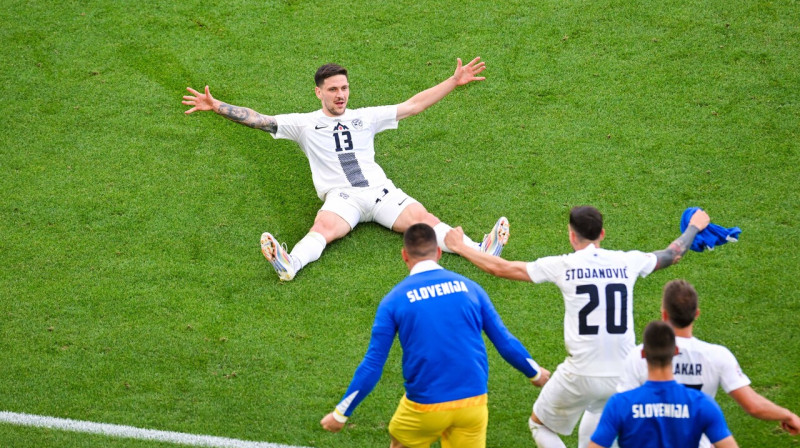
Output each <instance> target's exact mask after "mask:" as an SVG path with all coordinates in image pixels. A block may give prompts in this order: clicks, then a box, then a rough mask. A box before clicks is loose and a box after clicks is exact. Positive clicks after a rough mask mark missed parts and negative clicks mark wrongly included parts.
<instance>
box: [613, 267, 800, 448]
mask: <svg viewBox="0 0 800 448" xmlns="http://www.w3.org/2000/svg"><path fill="white" fill-rule="evenodd" d="M699 315H700V309H699V308H698V299H697V291H696V290H695V289H694V287H693V286H692V285H691V284H690V283H689V282H687V281H686V280H672V281H671V282H669V283H667V284H666V285H665V286H664V293H663V295H662V302H661V319H662V320H663V321H664V322H667V323H668V324H669V325H670V326H672V328H673V329H674V330H675V335H676V336H677V339H676V340H677V345H678V349H679V352H678V355H677V356H675V357H674V358H673V359H672V366H673V372H674V374H675V380H676V381H677V382H678V383H681V384H683V385H685V386H687V387H691V388H693V389H699V390H701V391H703V392H704V393H705V394H706V395H708V396H709V397H711V398H714V397H716V395H717V390H719V388H720V387H722V389H723V390H724V391H725V392H726V393H727V394H728V395H730V396H731V398H733V399H734V401H736V402H737V403H739V406H741V407H742V409H744V410H745V411H746V412H747V413H748V414H750V415H752V416H753V417H755V418H758V419H761V420H772V421H779V422H781V427H782V428H783V429H784V430H786V431H788V432H789V433H790V434H792V435H797V434H798V433H800V417H798V416H797V415H796V414H794V413H793V412H791V411H790V410H788V409H786V408H783V407H781V406H778V405H777V404H775V403H773V402H772V401H770V400H768V399H767V398H765V397H763V396H761V395H760V394H759V393H758V392H756V391H755V390H753V388H752V387H750V379H749V378H748V377H747V375H745V374H744V373H743V372H742V369H741V368H740V367H739V362H738V361H736V357H734V356H733V353H731V351H730V350H728V349H727V348H726V347H723V346H721V345H716V344H709V343H708V342H704V341H701V340H700V339H697V338H695V337H694V336H692V330H693V328H694V321H695V319H696V318H697V317H698V316H699ZM646 380H647V362H645V360H643V359H642V357H641V346H639V347H637V348H636V350H632V351H631V353H629V354H628V357H627V359H626V360H625V366H624V368H623V372H622V379H621V380H620V384H619V385H618V386H617V390H618V391H620V392H622V391H626V390H630V389H633V388H636V387H639V385H641V384H643V383H644V382H645V381H646ZM708 446H709V441H708V438H707V437H703V439H702V440H701V442H700V447H702V448H707V447H708Z"/></svg>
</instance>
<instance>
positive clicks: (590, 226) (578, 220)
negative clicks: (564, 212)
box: [569, 205, 603, 241]
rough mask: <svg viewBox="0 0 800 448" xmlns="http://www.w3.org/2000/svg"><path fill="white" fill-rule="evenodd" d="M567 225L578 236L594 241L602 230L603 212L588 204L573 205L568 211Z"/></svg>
mask: <svg viewBox="0 0 800 448" xmlns="http://www.w3.org/2000/svg"><path fill="white" fill-rule="evenodd" d="M569 225H570V227H572V230H573V231H575V233H577V234H578V236H579V237H581V238H583V239H585V240H589V241H594V240H596V239H597V238H599V237H600V232H602V231H603V214H602V213H600V210H598V209H596V208H594V207H592V206H590V205H582V206H578V207H573V208H572V210H570V211H569Z"/></svg>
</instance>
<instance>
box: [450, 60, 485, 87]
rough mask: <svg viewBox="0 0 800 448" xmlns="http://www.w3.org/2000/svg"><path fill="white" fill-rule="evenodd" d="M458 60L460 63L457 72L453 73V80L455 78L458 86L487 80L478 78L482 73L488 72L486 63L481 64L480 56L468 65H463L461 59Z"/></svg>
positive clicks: (482, 77)
mask: <svg viewBox="0 0 800 448" xmlns="http://www.w3.org/2000/svg"><path fill="white" fill-rule="evenodd" d="M456 60H457V61H458V63H457V64H456V72H455V73H453V78H455V80H456V85H457V86H463V85H464V84H467V83H470V82H472V81H483V80H484V79H486V77H484V76H476V75H477V74H479V73H480V72H482V71H484V70H486V63H485V62H480V60H481V58H480V56H479V57H477V58H475V59H473V60H471V61H469V63H468V64H467V65H461V58H457V59H456Z"/></svg>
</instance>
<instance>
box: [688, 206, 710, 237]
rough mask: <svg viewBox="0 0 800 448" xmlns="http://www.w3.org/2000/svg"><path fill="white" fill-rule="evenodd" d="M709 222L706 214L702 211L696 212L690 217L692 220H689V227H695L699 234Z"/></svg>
mask: <svg viewBox="0 0 800 448" xmlns="http://www.w3.org/2000/svg"><path fill="white" fill-rule="evenodd" d="M710 222H711V218H709V216H708V213H706V212H705V211H704V210H697V211H696V212H694V214H693V215H692V218H691V219H689V225H690V226H695V227H697V228H698V229H699V230H700V231H701V232H702V231H703V229H705V228H706V227H708V224H709V223H710Z"/></svg>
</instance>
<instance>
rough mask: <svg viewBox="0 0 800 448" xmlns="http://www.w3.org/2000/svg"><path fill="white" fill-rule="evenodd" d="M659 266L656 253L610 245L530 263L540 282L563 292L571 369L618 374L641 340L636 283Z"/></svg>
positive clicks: (532, 274) (533, 278) (591, 373)
mask: <svg viewBox="0 0 800 448" xmlns="http://www.w3.org/2000/svg"><path fill="white" fill-rule="evenodd" d="M655 267H656V257H655V255H653V254H652V253H645V252H640V251H628V252H623V251H614V250H605V249H601V248H598V247H595V246H594V245H591V244H590V245H589V246H587V247H586V248H585V249H582V250H579V251H576V252H574V253H571V254H568V255H559V256H553V257H544V258H540V259H538V260H536V261H533V262H531V263H528V265H527V268H528V275H529V276H530V278H531V281H533V282H535V283H542V282H552V283H555V284H556V285H558V287H559V288H560V289H561V293H562V295H563V296H564V308H565V312H564V342H565V343H566V348H567V352H568V354H569V356H568V357H567V359H566V360H565V361H564V363H563V364H562V366H563V368H565V369H567V371H569V372H571V373H574V374H577V375H585V376H619V375H620V373H621V372H622V362H623V361H624V360H625V357H626V356H627V354H628V352H629V351H631V350H632V349H633V347H634V346H635V345H636V337H635V335H634V331H635V328H634V326H633V285H634V283H636V280H637V279H638V277H645V276H647V275H648V274H649V273H651V272H653V269H655Z"/></svg>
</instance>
